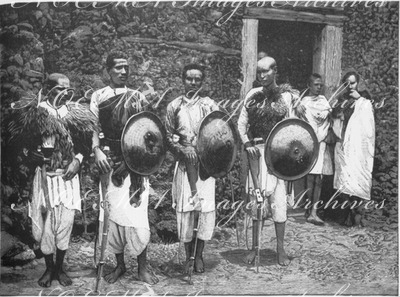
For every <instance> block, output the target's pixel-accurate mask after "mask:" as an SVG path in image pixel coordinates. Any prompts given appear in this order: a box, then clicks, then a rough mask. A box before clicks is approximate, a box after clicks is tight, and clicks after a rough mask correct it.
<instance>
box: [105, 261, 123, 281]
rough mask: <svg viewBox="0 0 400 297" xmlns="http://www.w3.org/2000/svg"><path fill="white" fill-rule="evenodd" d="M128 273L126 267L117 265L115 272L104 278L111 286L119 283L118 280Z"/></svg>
mask: <svg viewBox="0 0 400 297" xmlns="http://www.w3.org/2000/svg"><path fill="white" fill-rule="evenodd" d="M125 271H126V268H125V265H117V267H115V269H114V270H113V271H111V272H110V273H109V274H106V275H105V276H104V279H105V280H106V282H108V283H109V284H113V283H115V282H116V281H117V279H118V278H119V277H120V276H121V275H123V274H124V273H125Z"/></svg>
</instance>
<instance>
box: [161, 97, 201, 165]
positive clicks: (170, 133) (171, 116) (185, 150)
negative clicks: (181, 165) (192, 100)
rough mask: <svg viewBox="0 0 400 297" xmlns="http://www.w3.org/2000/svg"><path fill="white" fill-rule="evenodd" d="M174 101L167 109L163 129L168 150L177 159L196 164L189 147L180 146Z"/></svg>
mask: <svg viewBox="0 0 400 297" xmlns="http://www.w3.org/2000/svg"><path fill="white" fill-rule="evenodd" d="M173 104H174V101H173V102H171V103H170V104H169V105H168V107H167V115H166V120H165V128H166V130H167V142H168V147H169V150H170V151H171V152H172V153H173V154H174V155H175V156H176V157H178V158H184V159H185V160H186V161H187V162H190V163H192V164H196V162H197V154H196V151H195V149H194V147H192V146H191V145H188V146H184V145H182V144H180V135H179V134H178V133H177V131H176V128H175V127H176V121H177V119H176V114H177V110H176V107H174V105H173Z"/></svg>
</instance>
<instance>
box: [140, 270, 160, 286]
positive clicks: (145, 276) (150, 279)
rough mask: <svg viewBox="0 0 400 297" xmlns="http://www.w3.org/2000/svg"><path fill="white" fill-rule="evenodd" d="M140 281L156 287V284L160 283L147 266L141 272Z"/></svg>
mask: <svg viewBox="0 0 400 297" xmlns="http://www.w3.org/2000/svg"><path fill="white" fill-rule="evenodd" d="M139 279H140V280H141V281H142V282H145V283H148V284H150V285H154V284H156V283H158V278H157V277H156V276H155V275H154V274H153V273H151V272H150V271H149V269H148V268H147V266H145V268H144V269H141V270H140V271H139Z"/></svg>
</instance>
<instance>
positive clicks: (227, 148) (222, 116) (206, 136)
mask: <svg viewBox="0 0 400 297" xmlns="http://www.w3.org/2000/svg"><path fill="white" fill-rule="evenodd" d="M237 142H238V135H237V132H236V129H235V126H234V125H233V123H232V122H231V120H230V118H229V115H228V114H226V113H225V112H222V111H219V110H217V111H213V112H211V113H209V114H208V115H207V116H206V117H205V118H204V119H203V120H202V122H201V124H200V128H199V133H198V137H197V152H198V155H199V159H200V162H201V165H203V167H204V170H205V171H206V172H207V173H208V174H209V176H212V177H215V178H218V177H223V176H225V175H226V174H227V173H228V172H229V171H230V170H231V168H232V166H233V163H234V162H235V158H236V153H237V146H236V144H237Z"/></svg>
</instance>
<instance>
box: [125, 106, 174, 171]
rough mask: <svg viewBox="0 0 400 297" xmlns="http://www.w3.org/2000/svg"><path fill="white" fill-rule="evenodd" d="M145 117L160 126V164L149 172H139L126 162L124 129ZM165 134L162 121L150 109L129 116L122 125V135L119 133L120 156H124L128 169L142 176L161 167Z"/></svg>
mask: <svg viewBox="0 0 400 297" xmlns="http://www.w3.org/2000/svg"><path fill="white" fill-rule="evenodd" d="M145 117H147V118H150V119H151V120H153V122H155V123H156V125H157V126H158V127H159V128H160V131H161V134H162V135H164V137H163V152H162V154H161V158H160V162H159V163H160V165H159V166H155V167H154V168H153V169H152V170H151V171H150V172H145V173H143V172H140V171H139V170H137V169H136V168H132V167H131V165H130V164H129V163H128V162H126V157H125V155H126V150H125V148H124V147H125V141H124V140H125V135H126V130H127V129H128V127H130V126H131V125H132V124H133V122H135V121H137V120H139V119H142V118H145ZM166 135H167V131H166V129H165V127H164V125H163V123H162V122H161V120H160V118H159V117H158V116H157V115H156V114H154V113H152V112H150V111H141V112H138V113H136V114H134V115H133V116H131V117H130V118H129V119H128V120H127V121H126V124H125V126H124V129H123V130H122V135H121V152H122V156H123V158H124V161H125V164H126V165H127V166H128V168H129V170H131V171H133V172H134V173H136V174H139V175H142V176H148V175H151V174H153V173H155V172H157V170H158V169H159V168H160V167H161V164H162V163H163V162H164V159H165V157H166V153H167V138H166Z"/></svg>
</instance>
